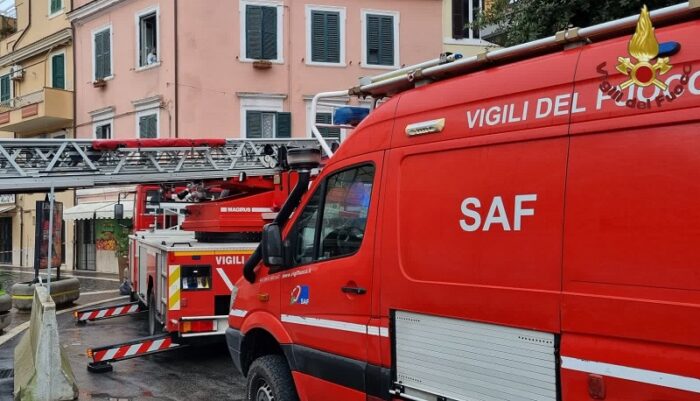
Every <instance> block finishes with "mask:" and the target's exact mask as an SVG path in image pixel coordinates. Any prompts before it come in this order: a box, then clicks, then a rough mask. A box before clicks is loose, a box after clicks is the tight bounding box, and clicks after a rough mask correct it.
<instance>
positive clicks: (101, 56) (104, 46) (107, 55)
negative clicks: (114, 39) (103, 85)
mask: <svg viewBox="0 0 700 401" xmlns="http://www.w3.org/2000/svg"><path fill="white" fill-rule="evenodd" d="M110 36H111V30H110V29H105V30H104V31H100V32H97V33H95V35H94V44H93V46H94V53H95V80H98V79H103V78H107V77H109V76H111V75H112V48H111V47H112V46H111V43H110Z"/></svg>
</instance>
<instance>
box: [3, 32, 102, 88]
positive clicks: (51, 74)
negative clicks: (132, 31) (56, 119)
mask: <svg viewBox="0 0 700 401" xmlns="http://www.w3.org/2000/svg"><path fill="white" fill-rule="evenodd" d="M92 43H93V46H94V45H95V41H94V39H93V41H92ZM110 51H111V50H110ZM61 54H62V55H63V73H64V74H65V77H63V81H64V84H65V85H64V86H65V88H63V90H68V88H69V87H70V86H69V85H68V71H67V68H68V60H66V50H65V49H63V50H59V51H56V52H53V53H51V55H49V60H50V61H49V77H51V88H52V89H57V88H54V85H53V58H54V57H55V56H60V55H61ZM110 59H111V57H110ZM92 62H93V63H94V62H95V60H92ZM10 86H12V85H10Z"/></svg>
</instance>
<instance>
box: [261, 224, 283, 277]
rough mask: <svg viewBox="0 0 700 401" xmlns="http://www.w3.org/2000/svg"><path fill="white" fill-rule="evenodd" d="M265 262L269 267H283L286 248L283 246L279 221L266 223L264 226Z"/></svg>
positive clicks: (262, 244)
mask: <svg viewBox="0 0 700 401" xmlns="http://www.w3.org/2000/svg"><path fill="white" fill-rule="evenodd" d="M260 247H261V248H262V259H263V263H264V264H265V265H266V266H267V267H282V266H284V248H283V247H282V233H281V232H280V226H279V225H277V223H270V224H266V225H265V227H263V232H262V241H261V242H260Z"/></svg>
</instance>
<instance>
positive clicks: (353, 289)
mask: <svg viewBox="0 0 700 401" xmlns="http://www.w3.org/2000/svg"><path fill="white" fill-rule="evenodd" d="M340 289H341V290H342V291H343V292H344V293H346V294H355V295H363V294H366V293H367V290H366V289H364V288H362V287H340Z"/></svg>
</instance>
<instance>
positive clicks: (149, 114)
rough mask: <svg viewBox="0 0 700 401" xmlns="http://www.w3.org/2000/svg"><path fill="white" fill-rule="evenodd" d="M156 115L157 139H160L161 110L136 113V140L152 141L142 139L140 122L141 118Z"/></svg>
mask: <svg viewBox="0 0 700 401" xmlns="http://www.w3.org/2000/svg"><path fill="white" fill-rule="evenodd" d="M151 115H155V116H156V138H160V108H155V109H148V110H143V111H139V112H137V113H136V139H152V138H141V127H140V125H139V122H140V120H141V117H147V116H151Z"/></svg>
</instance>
